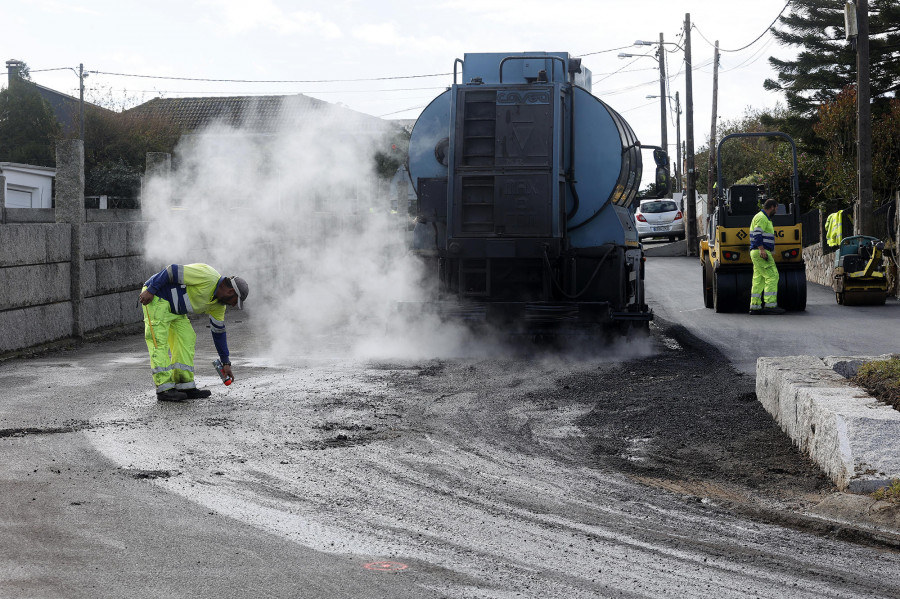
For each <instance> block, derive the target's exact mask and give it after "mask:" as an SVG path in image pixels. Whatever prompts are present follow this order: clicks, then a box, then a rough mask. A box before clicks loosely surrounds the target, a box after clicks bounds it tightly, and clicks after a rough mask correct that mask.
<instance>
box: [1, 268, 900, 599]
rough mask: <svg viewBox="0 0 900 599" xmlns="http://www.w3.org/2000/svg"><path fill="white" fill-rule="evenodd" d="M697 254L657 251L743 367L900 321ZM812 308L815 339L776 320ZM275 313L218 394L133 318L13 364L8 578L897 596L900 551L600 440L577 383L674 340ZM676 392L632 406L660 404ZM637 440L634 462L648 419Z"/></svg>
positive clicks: (206, 348)
mask: <svg viewBox="0 0 900 599" xmlns="http://www.w3.org/2000/svg"><path fill="white" fill-rule="evenodd" d="M695 266H696V264H695V262H694V261H693V260H689V259H684V258H667V259H662V258H660V259H656V258H654V259H651V260H649V261H648V273H649V275H648V276H649V282H648V287H649V289H650V290H651V292H650V296H651V298H652V299H651V301H652V302H653V305H654V308H655V309H656V310H657V313H658V314H659V315H660V317H661V318H664V319H667V320H673V321H676V322H683V323H684V324H685V325H686V326H688V327H689V328H691V329H696V331H697V333H698V334H699V335H700V336H701V337H704V336H705V338H708V339H709V340H710V341H711V342H713V343H717V344H719V345H721V346H723V347H727V346H728V345H727V343H726V342H728V341H730V340H731V339H732V338H735V337H738V338H740V339H741V341H742V345H741V347H740V348H737V349H735V350H734V352H735V354H734V355H735V356H737V359H738V361H739V363H742V364H744V365H745V367H746V366H747V365H749V367H750V369H752V363H753V360H755V358H756V356H757V355H760V354H761V353H763V352H762V349H761V348H762V347H764V345H763V344H764V342H765V341H766V337H767V335H774V336H779V335H780V336H781V337H779V338H787V339H789V340H791V343H793V344H794V345H791V344H787V345H786V346H784V347H780V348H779V351H781V352H783V353H821V354H824V353H851V352H852V353H857V352H858V351H859V349H860V348H866V347H867V348H870V349H871V348H872V344H871V343H870V344H868V345H863V344H861V343H859V342H856V343H853V344H851V343H850V342H849V341H848V340H847V339H843V341H844V342H845V343H846V345H845V346H840V345H837V346H836V348H837V349H830V348H829V349H828V351H814V350H815V348H816V347H821V346H822V343H823V342H822V339H826V338H827V339H832V338H833V339H834V341H833V343H835V344H837V343H839V342H841V341H842V337H841V335H840V334H836V335H833V336H828V335H825V334H824V333H823V332H822V331H821V330H819V329H821V328H822V327H824V326H825V324H826V323H827V322H828V320H829V319H828V318H825V317H824V314H825V313H833V314H834V315H835V316H843V317H844V318H859V316H860V314H862V313H863V312H862V311H869V312H871V313H872V314H874V315H875V317H876V318H884V320H883V321H882V322H881V325H880V326H881V328H888V326H893V327H894V329H893V330H896V328H895V327H896V320H895V319H896V316H897V314H898V310H897V308H898V306H897V304H896V303H893V302H892V303H891V304H890V305H889V306H887V307H886V308H881V309H878V308H856V309H854V312H853V313H852V314H849V315H847V314H842V312H841V311H842V310H845V309H843V308H839V307H837V306H836V305H834V306H833V305H831V304H829V303H828V302H827V301H826V300H827V299H828V296H827V294H826V292H825V290H821V292H818V291H816V290H815V289H811V293H810V297H811V300H812V301H811V302H810V310H809V312H808V313H806V314H801V315H794V316H786V317H781V319H780V320H776V319H763V322H759V323H758V320H753V321H752V323H751V322H750V319H749V317H744V316H742V315H716V314H714V313H713V312H712V311H708V310H705V309H704V308H702V305H701V304H700V298H699V295H700V294H699V279H698V277H697V274H698V271H699V269H698V268H694V267H695ZM695 278H696V280H695ZM878 310H880V312H879V311H878ZM819 311H821V312H822V313H823V314H822V315H819ZM890 314H893V319H894V320H891V318H890V317H889V316H887V317H885V316H884V315H890ZM794 322H800V323H804V322H808V323H809V324H807V325H804V327H803V330H804V331H806V332H805V333H804V335H803V337H808V338H809V339H810V340H808V342H807V343H806V344H805V345H804V344H803V343H801V340H800V339H797V338H796V335H795V334H793V333H792V334H791V335H790V336H787V335H785V334H784V327H785V323H794ZM716 323H718V325H717V326H713V325H716ZM757 323H758V324H757ZM265 324H266V323H265V322H262V321H258V322H254V321H253V318H252V313H247V316H246V317H245V320H244V322H236V323H230V324H229V331H230V333H231V334H232V335H233V336H232V341H233V343H234V345H235V347H236V350H237V351H236V355H237V356H238V358H237V359H236V360H235V367H236V370H237V374H238V377H239V378H238V381H236V383H235V384H234V385H233V386H232V387H230V388H229V389H227V390H225V389H224V388H223V387H222V386H221V385H219V384H218V379H217V378H216V377H215V374H214V372H213V371H212V369H211V367H208V368H206V369H205V370H204V369H203V367H202V366H201V368H200V371H201V374H200V376H199V381H200V383H201V385H208V386H212V387H213V388H214V389H215V391H216V395H214V397H213V398H212V399H211V400H209V401H203V402H188V403H186V404H161V403H157V402H156V401H155V399H154V397H153V395H152V391H151V390H150V388H149V382H148V379H149V377H148V374H147V365H146V357H145V351H144V349H143V340H142V339H141V338H140V336H131V337H127V338H123V339H119V340H115V341H109V342H104V343H97V344H89V345H86V346H84V347H82V348H80V349H77V350H74V351H66V352H58V353H55V354H51V355H48V356H46V357H42V358H37V359H30V360H15V361H10V362H6V363H3V364H0V454H2V455H3V459H2V460H0V497H2V502H0V597H3V598H6V597H12V598H16V599H27V598H40V599H44V598H56V597H60V598H66V599H69V598H81V597H84V598H88V597H90V598H94V597H129V598H155V597H167V598H168V597H192V598H193V597H217V598H219V597H235V598H243V597H285V598H287V597H290V598H310V599H312V598H318V597H347V598H351V597H354V598H362V599H367V598H376V597H392V598H393V597H397V598H402V597H447V598H468V597H473V598H476V597H477V598H488V597H489V598H497V599H507V598H512V597H519V596H521V597H540V598H542V599H543V598H545V597H561V598H562V597H564V598H566V599H571V598H575V597H585V598H587V597H591V598H593V597H598V596H599V597H607V596H608V597H662V596H671V597H687V596H709V595H715V596H717V597H746V596H762V597H783V596H790V597H810V598H813V597H816V598H818V597H895V596H900V555H898V554H897V553H894V552H891V551H883V550H876V549H872V548H869V547H864V546H860V545H854V544H850V543H846V542H841V541H838V540H835V539H830V538H823V537H820V536H816V535H814V534H809V533H805V532H801V531H797V530H793V529H785V528H781V527H778V526H773V525H767V524H761V523H760V522H755V521H752V520H748V519H745V518H741V517H736V516H734V515H733V514H730V513H729V512H728V511H727V510H726V509H724V508H723V507H722V506H720V505H717V501H716V499H715V497H716V496H717V495H716V494H715V493H718V496H722V495H723V494H727V493H733V492H735V491H734V490H733V489H718V491H716V490H715V489H712V488H706V489H703V484H702V481H701V482H700V483H698V484H697V485H695V486H694V488H695V489H703V490H702V491H701V490H694V491H690V492H688V493H687V494H686V493H685V491H684V490H681V491H676V492H667V491H661V490H660V489H659V487H662V488H669V487H670V486H671V485H669V484H668V483H667V482H666V480H664V478H660V479H659V481H657V486H656V488H654V487H648V486H645V485H644V484H640V483H639V482H637V481H636V480H635V479H634V478H632V477H630V476H627V475H625V474H623V473H622V472H618V471H617V470H616V469H615V468H613V467H611V466H609V465H607V464H604V463H602V462H600V463H598V462H596V461H595V460H596V453H595V449H596V447H597V446H598V444H599V443H603V442H604V438H603V435H604V432H603V426H602V424H603V422H602V421H601V422H599V423H595V424H594V425H593V427H592V428H586V427H584V426H581V425H580V424H579V422H581V421H582V420H583V419H584V418H585V416H586V415H588V414H590V413H592V411H594V410H596V407H597V405H596V404H597V400H596V397H597V395H598V394H597V393H596V392H595V393H591V392H589V391H590V390H586V391H585V390H579V389H577V388H571V387H572V386H573V383H572V382H571V381H580V380H589V379H590V378H591V376H590V375H591V373H596V372H598V371H599V370H598V369H604V371H605V372H613V373H615V372H617V369H620V368H621V363H622V362H621V360H625V359H629V358H640V357H644V358H648V357H650V358H649V359H652V356H653V355H654V354H655V353H659V352H662V351H676V350H672V349H671V348H669V349H665V348H667V347H668V344H667V341H670V340H667V339H660V338H656V339H654V340H651V341H648V342H646V343H640V344H633V345H629V346H627V347H619V348H616V349H615V350H614V353H601V354H599V355H561V356H555V357H552V358H551V359H541V360H533V359H528V358H521V357H515V356H511V355H503V354H497V353H496V352H493V351H491V350H490V349H486V350H484V351H482V352H480V353H478V354H477V355H473V354H472V353H469V354H466V355H463V356H462V357H455V358H451V359H446V358H445V359H428V358H425V357H419V358H414V359H399V358H398V359H396V360H394V361H391V360H388V359H386V358H384V359H372V358H371V357H370V358H368V359H358V358H354V357H353V356H352V355H351V354H350V352H347V351H342V349H346V348H342V347H341V345H340V344H339V343H338V344H336V345H330V343H331V342H330V341H328V340H316V341H314V342H311V343H309V345H308V349H307V350H305V351H301V352H299V353H296V354H290V355H285V354H283V353H280V358H281V360H282V361H281V362H280V363H278V362H275V361H272V359H271V352H270V348H269V347H267V339H266V338H265V337H264V336H263V335H261V334H257V333H255V331H262V330H265ZM749 324H753V325H754V326H757V327H759V328H758V329H757V330H756V331H755V332H752V333H751V332H748V329H747V327H748V326H749ZM840 326H841V327H843V329H842V330H845V331H847V333H846V334H845V335H844V337H853V336H852V335H850V334H849V332H850V331H858V330H861V329H862V326H863V325H862V324H860V322H853V323H841V324H840ZM197 328H198V329H201V327H200V326H198V327H197ZM874 329H875V331H876V332H877V330H878V329H879V326H877V325H876V326H875V327H874ZM867 334H868V333H867ZM198 340H199V346H200V351H199V354H198V360H197V363H198V364H200V365H206V364H208V363H209V362H210V361H211V360H212V357H213V355H212V349H211V343H210V342H209V339H208V335H204V334H203V333H202V332H201V333H200V334H199V335H198ZM817 343H818V344H819V345H816V344H817ZM676 345H677V344H676ZM798 348H802V351H798ZM469 349H471V348H469ZM282 351H283V350H279V352H282ZM884 351H886V350H885V349H883V348H876V349H875V350H874V353H882V352H884ZM632 374H633V373H632ZM613 380H615V377H613ZM577 386H578V385H577V384H575V387H577ZM665 397H667V396H665V395H664V396H661V397H660V398H649V397H637V396H635V397H633V398H632V401H630V402H626V403H628V404H629V405H628V407H627V410H631V411H634V412H636V413H639V412H640V411H641V410H647V409H654V410H660V411H662V413H664V411H665V410H666V409H671V407H670V405H669V404H667V403H666V399H665ZM601 413H602V411H601ZM699 425H700V426H709V425H710V424H709V423H707V424H703V423H700V424H699ZM724 436H726V437H727V436H728V435H727V434H725V435H724ZM628 442H629V445H628V447H627V448H626V450H625V451H624V452H623V457H624V458H625V459H628V460H642V459H646V455H647V453H648V451H649V450H650V449H651V448H652V447H653V445H654V443H655V439H654V437H653V436H652V435H649V434H647V435H645V434H640V435H629V436H628ZM671 457H672V458H673V459H674V458H675V456H671ZM664 475H665V473H664V472H660V473H658V474H657V475H656V476H657V478H659V477H660V476H663V477H664ZM704 496H706V497H713V499H712V500H706V499H704ZM400 564H402V565H400ZM367 565H368V566H369V568H374V569H369V568H367ZM404 566H405V568H404V569H402V570H396V568H401V567H404Z"/></svg>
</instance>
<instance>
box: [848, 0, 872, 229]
mask: <svg viewBox="0 0 900 599" xmlns="http://www.w3.org/2000/svg"><path fill="white" fill-rule="evenodd" d="M856 21H857V25H858V30H859V36H858V38H857V46H856V135H857V139H856V149H857V152H856V154H857V167H858V169H859V202H858V203H857V205H856V218H855V219H854V231H853V232H854V233H855V234H856V235H874V234H875V223H874V219H873V218H872V204H873V201H872V105H871V103H870V102H871V92H870V90H869V0H858V2H857V9H856Z"/></svg>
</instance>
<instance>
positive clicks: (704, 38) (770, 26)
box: [691, 0, 791, 52]
mask: <svg viewBox="0 0 900 599" xmlns="http://www.w3.org/2000/svg"><path fill="white" fill-rule="evenodd" d="M790 5H791V2H790V0H788V2H787V3H785V5H784V7H783V8H782V9H781V12H779V13H778V16H777V17H775V19H774V20H773V21H772V23H771V24H770V25H769V26H768V27H766V28H765V30H764V31H763V32H762V33H760V34H759V36H757V38H756V39H755V40H753V41H752V42H750V43H749V44H747V45H746V46H744V47H743V48H738V49H737V50H723V49H722V48H719V52H740V51H741V50H746V49H747V48H749V47H750V46H752V45H753V44H755V43H756V42H758V41H759V40H760V38H762V36H764V35H765V34H766V33H768V32H769V30H770V29H771V28H772V26H773V25H775V23H777V22H778V19H780V18H781V15H783V14H784V11H786V10H787V7H788V6H790ZM691 28H692V29H696V30H697V33H699V34H700V37H702V38H703V40H704V41H705V42H706V43H707V44H709V45H710V46H714V44H713V43H712V42H710V41H709V40H708V39H706V36H705V35H703V33H702V32H701V31H700V29H698V28H697V25H696V24H692V25H691Z"/></svg>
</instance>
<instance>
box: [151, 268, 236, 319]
mask: <svg viewBox="0 0 900 599" xmlns="http://www.w3.org/2000/svg"><path fill="white" fill-rule="evenodd" d="M222 279H223V277H222V276H221V275H220V274H219V273H218V272H217V271H216V269H214V268H213V267H212V266H209V265H208V264H199V263H198V264H170V265H169V266H167V267H166V268H164V269H162V270H161V271H159V272H158V273H157V274H155V275H153V276H152V277H150V278H149V279H147V282H146V283H144V285H145V286H146V287H147V291H149V292H150V293H152V294H153V295H155V296H157V297H161V298H162V299H164V300H166V301H167V302H169V305H170V306H171V308H172V313H173V314H189V313H194V314H209V324H210V328H211V329H212V332H213V333H223V332H225V304H223V303H221V302H220V301H219V300H217V299H216V288H217V287H218V286H219V283H221V282H222Z"/></svg>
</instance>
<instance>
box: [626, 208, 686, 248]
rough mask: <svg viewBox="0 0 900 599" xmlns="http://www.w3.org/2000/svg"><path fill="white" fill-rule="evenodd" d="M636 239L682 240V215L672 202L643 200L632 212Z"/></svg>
mask: <svg viewBox="0 0 900 599" xmlns="http://www.w3.org/2000/svg"><path fill="white" fill-rule="evenodd" d="M634 218H635V220H637V230H638V237H640V238H641V239H646V238H648V237H668V238H669V239H671V240H672V241H675V239H676V238H678V239H684V215H683V214H682V213H681V210H679V209H678V204H676V203H675V202H674V201H673V200H666V199H662V200H643V201H641V205H640V206H638V209H637V210H636V211H635V212H634Z"/></svg>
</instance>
